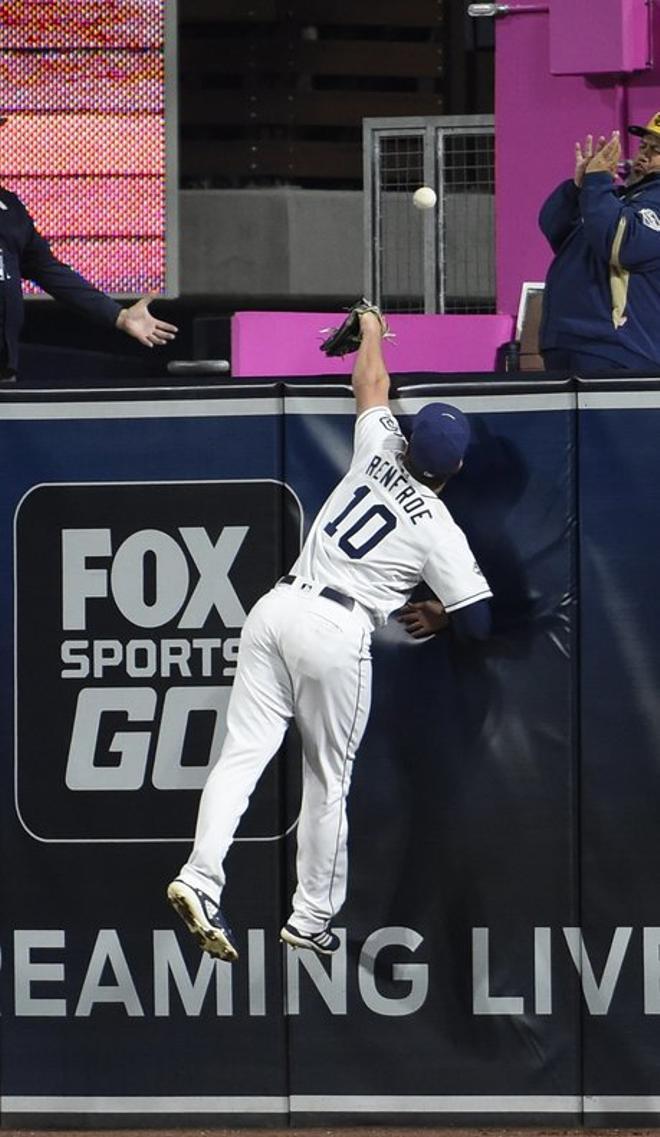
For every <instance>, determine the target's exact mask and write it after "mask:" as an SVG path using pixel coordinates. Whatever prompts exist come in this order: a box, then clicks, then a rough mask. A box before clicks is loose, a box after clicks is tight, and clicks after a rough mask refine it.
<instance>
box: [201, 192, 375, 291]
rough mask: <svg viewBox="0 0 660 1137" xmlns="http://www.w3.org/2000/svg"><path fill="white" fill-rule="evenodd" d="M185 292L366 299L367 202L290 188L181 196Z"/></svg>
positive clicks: (351, 194)
mask: <svg viewBox="0 0 660 1137" xmlns="http://www.w3.org/2000/svg"><path fill="white" fill-rule="evenodd" d="M180 225H181V229H180V243H181V292H182V294H184V295H185V294H188V295H190V294H206V295H208V294H214V295H217V296H227V297H232V296H250V297H254V299H255V300H262V301H266V300H268V299H269V298H272V299H274V300H281V298H282V297H285V296H297V297H305V296H315V297H318V296H326V295H327V296H329V297H336V296H346V297H349V298H350V297H354V296H358V295H361V293H362V289H363V268H362V260H363V258H362V247H363V222H362V194H361V193H360V192H358V191H355V192H353V191H347V190H344V191H335V192H333V191H326V190H298V189H291V188H289V187H282V188H275V189H254V190H251V189H241V190H183V191H181V194H180Z"/></svg>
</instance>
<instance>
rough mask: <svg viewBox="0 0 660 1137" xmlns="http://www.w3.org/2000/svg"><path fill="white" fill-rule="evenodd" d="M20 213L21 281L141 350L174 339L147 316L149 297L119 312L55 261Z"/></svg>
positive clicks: (169, 326) (170, 326) (166, 328)
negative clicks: (123, 334) (120, 334)
mask: <svg viewBox="0 0 660 1137" xmlns="http://www.w3.org/2000/svg"><path fill="white" fill-rule="evenodd" d="M23 209H24V218H25V223H26V225H27V239H26V241H25V244H24V246H23V251H22V253H21V275H22V276H23V277H25V278H26V279H27V280H32V281H33V282H34V283H35V284H38V285H39V287H40V288H43V289H44V291H45V292H48V293H49V294H50V295H51V296H54V297H55V299H56V300H59V301H61V302H62V303H63V304H66V305H67V306H68V307H70V308H73V309H75V311H77V312H80V313H81V315H83V316H86V317H88V318H89V319H91V320H94V321H95V322H96V323H99V324H104V325H105V326H106V327H116V328H119V330H120V331H123V332H126V334H127V335H129V336H132V337H133V338H134V339H137V340H139V341H140V343H142V344H143V345H144V346H145V347H154V346H156V345H160V344H163V343H166V342H167V340H171V339H173V338H174V336H175V335H176V332H177V328H176V327H175V326H174V325H173V324H168V323H165V322H164V321H163V320H158V319H156V317H154V316H152V315H151V313H150V312H149V309H148V306H147V305H148V303H149V300H150V299H152V297H151V296H146V297H143V298H142V299H140V300H138V301H137V302H136V303H135V304H132V305H131V306H130V307H129V308H122V307H121V305H119V304H118V303H117V302H116V301H115V300H113V299H112V298H111V297H110V296H106V294H105V293H104V292H101V291H100V289H98V288H95V287H94V285H93V284H90V282H89V281H88V280H85V278H84V277H83V276H80V274H79V273H77V272H75V271H74V269H72V268H71V267H70V266H69V265H67V264H64V262H63V261H60V260H58V259H57V257H56V256H55V255H54V253H53V251H52V249H51V247H50V245H49V244H48V241H47V240H46V239H45V237H42V236H41V234H40V233H39V232H38V231H37V229H36V228H35V225H34V222H33V220H32V218H31V217H30V215H29V213H28V212H27V210H26V209H25V207H23Z"/></svg>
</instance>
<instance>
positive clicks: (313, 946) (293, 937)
mask: <svg viewBox="0 0 660 1137" xmlns="http://www.w3.org/2000/svg"><path fill="white" fill-rule="evenodd" d="M280 939H281V941H282V943H284V944H288V945H289V947H293V948H309V949H310V950H311V951H315V952H316V954H317V955H332V954H333V952H336V951H337V948H338V947H339V946H340V943H341V941H340V939H339V936H338V935H336V934H335V932H333V931H331V930H330V928H324V929H323V931H322V932H313V933H309V934H308V933H306V932H299V931H298V929H297V928H295V927H294V926H293V924H285V925H284V927H283V928H282V929H281V930H280Z"/></svg>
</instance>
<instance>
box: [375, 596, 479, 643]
mask: <svg viewBox="0 0 660 1137" xmlns="http://www.w3.org/2000/svg"><path fill="white" fill-rule="evenodd" d="M397 619H398V621H399V623H401V624H403V626H404V628H405V629H406V631H407V632H408V634H409V635H410V636H412V638H413V639H415V640H419V639H426V638H427V636H433V635H435V634H436V633H437V632H441V631H444V629H445V628H447V627H450V628H451V629H452V630H453V631H454V633H455V634H456V636H457V638H458V639H459V640H460V641H461V642H463V643H465V642H467V641H470V640H485V639H487V638H488V636H489V635H490V631H491V611H490V601H489V600H476V601H475V603H474V604H467V605H466V606H465V607H464V608H458V609H457V610H456V611H455V612H450V613H448V612H446V611H445V607H444V604H443V603H442V602H441V601H440V600H421V601H418V602H416V603H408V604H406V605H405V606H404V607H403V608H402V609H401V611H400V613H399V615H398V616H397Z"/></svg>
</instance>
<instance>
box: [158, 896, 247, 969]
mask: <svg viewBox="0 0 660 1137" xmlns="http://www.w3.org/2000/svg"><path fill="white" fill-rule="evenodd" d="M167 899H168V900H169V902H170V904H171V905H172V907H173V908H174V911H175V912H176V913H177V914H178V915H179V916H180V917H181V919H182V920H183V922H184V924H185V925H186V927H187V928H188V930H189V931H191V932H192V934H193V936H194V937H195V939H196V940H197V943H198V944H199V946H200V948H201V949H202V951H207V952H208V953H209V955H215V956H217V957H218V959H224V960H225V961H226V962H227V963H235V962H236V960H237V959H238V951H237V950H236V945H235V943H234V934H233V932H232V930H231V928H230V927H229V924H228V923H227V921H226V920H225V918H224V916H223V914H222V911H221V909H220V908H219V907H218V905H217V904H214V902H213V901H212V900H211V897H210V896H207V895H206V893H205V892H202V890H201V888H192V887H191V885H189V884H186V882H185V881H184V880H180V879H178V878H177V880H173V881H172V883H171V884H170V885H169V887H168V889H167Z"/></svg>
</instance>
